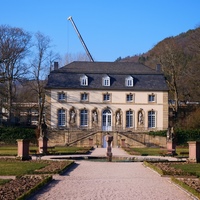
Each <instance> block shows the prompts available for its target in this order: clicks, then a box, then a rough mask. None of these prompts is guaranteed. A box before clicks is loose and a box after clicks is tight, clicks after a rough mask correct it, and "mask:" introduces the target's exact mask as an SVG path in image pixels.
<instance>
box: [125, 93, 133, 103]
mask: <svg viewBox="0 0 200 200" xmlns="http://www.w3.org/2000/svg"><path fill="white" fill-rule="evenodd" d="M126 101H127V102H133V94H127V95H126Z"/></svg>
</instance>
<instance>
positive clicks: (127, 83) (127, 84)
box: [125, 76, 133, 87]
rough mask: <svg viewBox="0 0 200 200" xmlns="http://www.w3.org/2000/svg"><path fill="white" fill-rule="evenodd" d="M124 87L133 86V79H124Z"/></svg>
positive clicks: (130, 77)
mask: <svg viewBox="0 0 200 200" xmlns="http://www.w3.org/2000/svg"><path fill="white" fill-rule="evenodd" d="M125 86H127V87H132V86H133V77H132V76H128V77H126V79H125Z"/></svg>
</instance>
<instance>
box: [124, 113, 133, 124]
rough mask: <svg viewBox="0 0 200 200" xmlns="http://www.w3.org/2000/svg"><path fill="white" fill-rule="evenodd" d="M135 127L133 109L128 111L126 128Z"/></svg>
mask: <svg viewBox="0 0 200 200" xmlns="http://www.w3.org/2000/svg"><path fill="white" fill-rule="evenodd" d="M131 127H133V111H132V110H128V111H126V128H131Z"/></svg>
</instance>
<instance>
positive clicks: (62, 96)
mask: <svg viewBox="0 0 200 200" xmlns="http://www.w3.org/2000/svg"><path fill="white" fill-rule="evenodd" d="M58 100H59V101H63V100H65V93H64V92H60V93H58Z"/></svg>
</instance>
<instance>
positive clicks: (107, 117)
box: [102, 109, 112, 131]
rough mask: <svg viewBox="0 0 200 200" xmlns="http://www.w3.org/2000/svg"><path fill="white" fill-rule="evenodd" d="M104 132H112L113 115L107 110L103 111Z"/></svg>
mask: <svg viewBox="0 0 200 200" xmlns="http://www.w3.org/2000/svg"><path fill="white" fill-rule="evenodd" d="M102 130H103V131H112V113H111V111H110V110H109V109H106V110H104V111H103V114H102Z"/></svg>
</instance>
